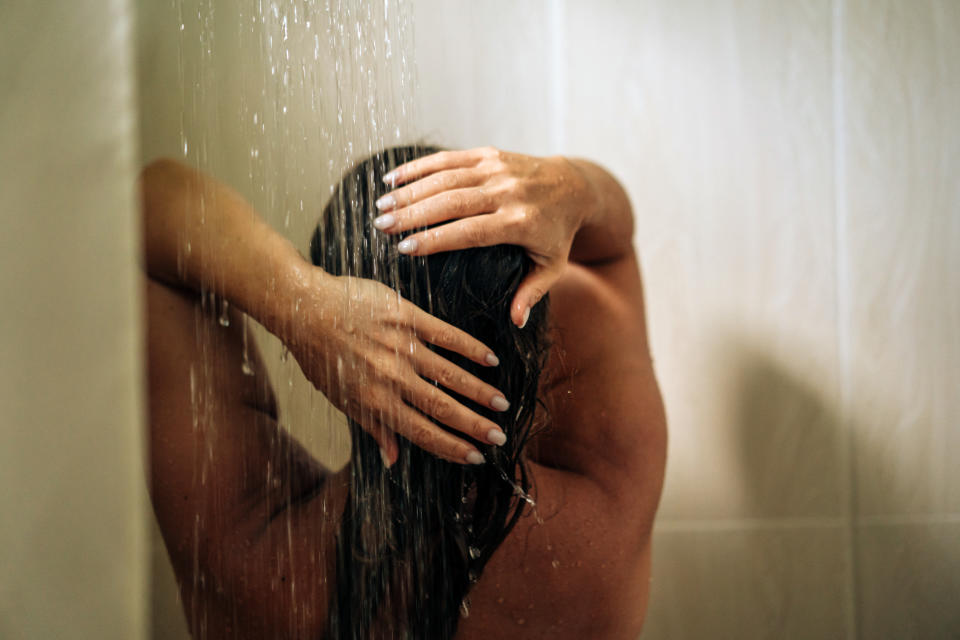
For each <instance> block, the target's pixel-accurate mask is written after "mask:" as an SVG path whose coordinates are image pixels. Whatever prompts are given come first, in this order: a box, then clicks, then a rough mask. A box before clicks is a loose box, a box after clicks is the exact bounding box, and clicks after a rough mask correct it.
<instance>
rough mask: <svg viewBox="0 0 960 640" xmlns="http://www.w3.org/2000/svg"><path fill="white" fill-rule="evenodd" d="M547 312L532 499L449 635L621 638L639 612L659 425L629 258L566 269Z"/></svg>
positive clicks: (635, 626) (635, 628)
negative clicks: (543, 419) (542, 420)
mask: <svg viewBox="0 0 960 640" xmlns="http://www.w3.org/2000/svg"><path fill="white" fill-rule="evenodd" d="M550 314H551V322H552V325H553V326H552V329H551V334H552V338H553V345H552V347H551V355H550V361H549V364H548V371H547V372H546V376H545V378H546V380H545V381H544V385H543V388H542V394H541V395H542V396H543V399H544V401H545V403H546V405H547V412H546V413H547V415H548V425H547V426H546V428H545V429H544V430H543V431H542V432H541V433H540V434H539V435H538V436H536V437H535V438H534V440H533V441H532V442H531V447H530V454H531V455H530V464H529V470H530V475H531V478H532V482H533V484H534V487H535V490H534V497H535V499H536V503H537V506H536V509H532V508H528V509H527V512H526V514H525V516H524V517H523V518H521V520H520V522H519V523H518V524H517V526H516V528H515V529H514V530H513V532H512V533H511V535H510V536H509V537H508V538H507V540H506V541H505V542H504V544H503V545H502V546H501V548H500V549H498V551H497V553H496V554H495V555H494V557H493V559H492V560H491V563H490V565H488V567H487V569H486V571H485V572H484V575H483V578H482V579H481V580H480V582H479V583H478V584H477V585H476V588H475V589H474V591H473V593H472V598H473V600H474V605H475V607H474V609H475V611H476V613H475V614H474V615H471V617H470V618H468V619H467V620H465V621H464V623H463V624H462V625H461V630H460V633H459V634H458V637H460V638H474V637H476V638H481V637H505V636H506V634H507V633H510V632H513V633H516V634H519V635H521V636H522V637H524V638H540V637H543V638H582V637H603V638H624V639H630V640H632V639H633V638H635V637H636V636H637V634H638V633H639V631H640V629H641V627H642V624H643V620H644V617H645V613H646V602H647V599H648V592H649V579H650V553H651V548H650V533H651V530H652V524H653V518H654V514H655V513H656V509H657V505H658V503H659V499H660V492H661V488H662V482H663V473H664V462H665V446H666V429H665V418H664V413H663V405H662V402H661V398H660V392H659V389H658V387H657V383H656V378H655V376H654V374H653V367H652V363H651V359H650V354H649V349H648V345H647V338H646V325H645V321H644V309H643V292H642V286H641V280H640V273H639V269H638V267H637V262H636V258H635V256H633V255H632V254H631V255H629V256H625V257H624V258H623V259H620V260H617V261H613V262H610V263H606V264H603V265H591V266H589V267H586V266H579V265H571V266H570V267H568V269H567V272H566V273H565V275H564V277H563V278H562V280H561V281H560V282H559V283H558V284H557V285H556V286H555V287H554V289H553V290H552V291H551V312H550Z"/></svg>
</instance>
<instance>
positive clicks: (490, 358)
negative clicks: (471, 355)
mask: <svg viewBox="0 0 960 640" xmlns="http://www.w3.org/2000/svg"><path fill="white" fill-rule="evenodd" d="M486 360H487V364H488V365H490V366H491V367H495V366H497V365H498V364H500V358H498V357H497V356H495V355H493V354H492V353H488V354H487V358H486Z"/></svg>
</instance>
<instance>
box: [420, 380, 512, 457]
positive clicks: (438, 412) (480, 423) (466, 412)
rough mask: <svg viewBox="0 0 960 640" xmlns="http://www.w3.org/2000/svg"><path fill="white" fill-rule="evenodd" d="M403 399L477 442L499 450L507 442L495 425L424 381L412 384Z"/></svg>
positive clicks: (501, 431)
mask: <svg viewBox="0 0 960 640" xmlns="http://www.w3.org/2000/svg"><path fill="white" fill-rule="evenodd" d="M402 395H403V398H404V400H406V401H407V402H409V403H410V404H412V405H413V406H415V407H416V408H418V409H420V410H421V411H422V412H423V413H424V414H426V415H428V416H430V417H432V418H433V419H434V420H436V421H437V422H440V423H442V424H445V425H447V426H448V427H450V428H451V429H456V430H457V431H459V432H461V433H465V434H467V435H468V436H470V437H471V438H473V439H474V440H477V441H479V442H485V443H487V444H492V445H498V446H499V445H502V444H503V443H504V442H506V441H507V436H506V435H504V433H503V430H501V429H500V427H499V426H497V424H496V423H495V422H493V421H491V420H487V419H486V418H484V417H483V416H481V415H478V414H477V413H475V412H473V411H471V410H470V409H468V408H466V407H465V406H463V405H462V404H460V403H459V402H457V401H456V400H454V399H453V398H451V397H450V396H448V395H447V394H445V393H444V392H443V391H441V390H440V389H438V388H437V387H435V386H433V385H432V384H430V383H429V382H427V381H426V380H423V379H422V378H417V380H416V381H415V382H412V384H411V385H410V386H409V387H408V388H407V389H405V390H404V392H403V393H402Z"/></svg>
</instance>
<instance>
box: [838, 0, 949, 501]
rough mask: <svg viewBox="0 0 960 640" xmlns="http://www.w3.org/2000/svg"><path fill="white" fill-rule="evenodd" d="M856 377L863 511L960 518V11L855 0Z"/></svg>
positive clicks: (850, 156) (850, 202)
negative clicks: (947, 514) (959, 388)
mask: <svg viewBox="0 0 960 640" xmlns="http://www.w3.org/2000/svg"><path fill="white" fill-rule="evenodd" d="M845 25H846V28H845V32H844V43H845V47H844V61H845V64H844V67H843V73H844V83H845V86H846V97H845V102H846V105H847V108H846V111H845V113H844V127H845V130H846V131H847V135H848V140H847V142H846V150H847V153H846V157H845V173H846V175H847V178H848V181H847V185H848V187H847V193H848V197H847V209H848V212H847V215H846V219H845V221H844V224H845V236H846V247H845V249H846V255H847V256H848V260H849V263H848V266H847V267H846V268H847V270H848V271H849V277H848V284H847V287H846V289H845V295H847V296H848V297H849V300H850V303H849V304H850V314H849V320H848V322H849V324H848V326H847V329H846V332H847V334H848V335H849V345H850V346H849V350H850V360H849V367H848V371H847V375H848V381H847V384H848V386H849V395H850V406H851V412H852V413H851V420H852V421H853V423H854V426H855V428H856V433H857V438H856V441H855V453H856V461H855V464H856V471H857V474H856V488H857V491H858V495H857V503H858V506H859V510H860V513H862V514H864V515H876V514H885V513H947V512H949V513H958V512H960V465H957V463H956V460H957V455H958V453H960V429H958V425H960V392H958V385H960V178H958V176H960V126H958V124H957V123H958V114H960V66H958V65H957V60H960V4H958V3H956V2H953V1H952V0H947V1H935V0H925V1H922V2H911V3H903V2H896V1H894V0H885V1H879V2H875V1H873V0H869V1H867V0H856V1H851V2H849V6H848V7H847V11H846V19H845Z"/></svg>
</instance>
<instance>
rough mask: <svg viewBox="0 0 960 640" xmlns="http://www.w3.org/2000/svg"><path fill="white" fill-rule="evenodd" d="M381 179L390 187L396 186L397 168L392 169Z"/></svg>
mask: <svg viewBox="0 0 960 640" xmlns="http://www.w3.org/2000/svg"><path fill="white" fill-rule="evenodd" d="M383 181H384V182H386V183H387V184H388V185H390V186H391V187H393V186H396V184H397V170H396V169H394V170H393V171H391V172H390V173H388V174H386V175H385V176H383Z"/></svg>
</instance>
